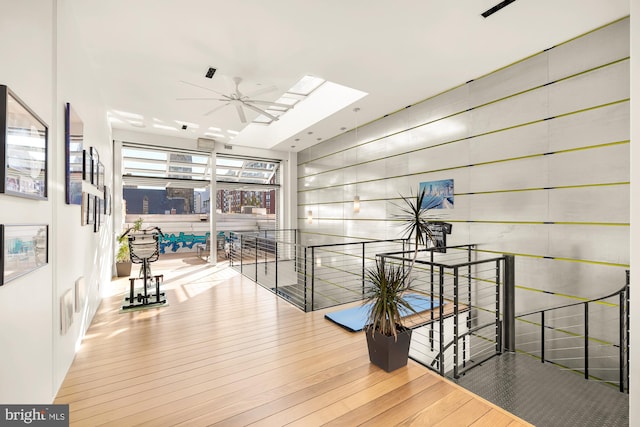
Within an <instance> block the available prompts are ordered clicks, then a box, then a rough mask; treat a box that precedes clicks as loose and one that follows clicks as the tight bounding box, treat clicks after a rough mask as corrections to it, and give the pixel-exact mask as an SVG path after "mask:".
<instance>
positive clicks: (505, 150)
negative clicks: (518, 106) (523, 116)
mask: <svg viewBox="0 0 640 427" xmlns="http://www.w3.org/2000/svg"><path fill="white" fill-rule="evenodd" d="M548 126H549V121H544V122H537V123H534V124H531V125H528V126H522V127H517V128H512V129H508V130H505V131H502V132H496V133H491V134H488V135H482V136H478V137H474V138H472V139H470V140H469V142H470V146H469V148H470V149H469V163H471V164H475V163H480V162H488V161H492V160H498V159H511V158H514V157H521V156H529V155H532V154H542V153H545V152H546V151H547V138H548V135H549V133H548V132H549V128H548Z"/></svg>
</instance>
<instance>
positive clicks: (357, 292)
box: [230, 230, 629, 391]
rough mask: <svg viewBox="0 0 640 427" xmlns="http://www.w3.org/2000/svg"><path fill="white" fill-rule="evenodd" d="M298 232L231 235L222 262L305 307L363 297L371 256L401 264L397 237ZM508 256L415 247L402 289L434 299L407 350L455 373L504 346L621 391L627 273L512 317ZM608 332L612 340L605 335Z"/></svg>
mask: <svg viewBox="0 0 640 427" xmlns="http://www.w3.org/2000/svg"><path fill="white" fill-rule="evenodd" d="M299 239H300V237H299V232H298V231H297V230H262V231H259V232H247V233H232V234H231V245H230V262H231V266H232V267H234V268H235V269H237V270H238V271H240V272H241V273H242V274H243V275H245V276H247V277H249V278H250V279H252V280H254V281H255V282H257V283H258V284H260V285H261V286H263V287H265V288H267V289H269V290H271V291H272V292H274V293H275V294H277V295H278V296H279V297H280V298H283V299H285V300H287V301H288V302H290V303H291V304H293V305H295V306H297V307H299V308H300V309H302V310H304V311H306V312H308V311H313V310H319V309H323V308H328V307H333V306H338V305H342V304H347V303H350V302H354V301H359V300H364V299H366V297H367V293H368V290H367V283H366V271H367V269H369V268H370V267H373V266H375V261H376V257H381V258H383V259H384V260H385V262H389V263H397V264H402V265H403V266H405V267H408V266H409V265H410V264H411V263H412V262H413V256H414V252H413V250H412V246H411V244H410V243H409V242H408V241H407V240H406V239H392V240H368V241H357V242H346V243H334V244H322V245H311V246H307V245H303V244H300V243H299ZM514 265H515V262H514V257H513V256H512V255H503V256H498V257H496V256H492V255H491V254H488V253H484V252H481V251H477V250H476V249H475V245H459V246H450V247H446V248H429V249H424V250H420V251H418V256H417V258H416V260H415V264H414V266H413V268H412V270H411V280H412V283H411V292H418V293H421V294H423V295H426V296H427V297H428V298H430V299H431V301H433V302H435V306H434V308H433V309H432V310H427V311H425V312H423V313H420V314H418V315H415V316H413V319H412V322H413V324H411V325H409V326H410V327H411V328H412V329H413V334H412V342H411V349H410V353H409V355H410V357H411V358H412V359H414V360H416V361H418V362H419V363H421V364H423V365H425V366H427V367H429V368H430V369H432V370H434V371H436V372H438V373H439V374H441V375H443V376H448V377H453V378H454V379H457V378H459V377H460V376H461V375H462V374H464V373H465V372H467V371H468V370H469V369H471V368H473V367H474V366H477V365H479V364H481V363H483V362H485V361H487V360H489V359H490V358H492V357H494V356H496V355H499V354H501V353H502V352H504V351H510V352H513V351H517V352H519V353H524V354H528V355H530V356H532V357H536V358H538V359H540V361H541V362H543V363H551V364H554V365H556V366H559V367H561V368H563V369H567V370H570V371H573V372H577V373H580V374H581V375H584V377H585V378H587V379H590V380H597V381H602V382H605V383H608V384H611V385H615V386H617V387H619V389H620V390H621V391H625V390H628V383H629V381H628V376H629V368H628V367H629V362H628V360H629V333H628V325H629V302H628V301H629V274H628V271H627V283H626V285H625V286H624V287H623V288H622V289H621V290H619V291H617V292H615V293H613V294H610V295H607V296H605V297H601V298H597V299H590V300H587V301H580V302H577V303H573V304H567V305H563V306H559V307H553V308H548V309H544V310H536V311H533V312H529V313H525V314H520V315H517V316H516V315H515V292H514V288H515V273H514ZM614 337H615V338H614Z"/></svg>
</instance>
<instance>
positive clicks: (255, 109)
mask: <svg viewBox="0 0 640 427" xmlns="http://www.w3.org/2000/svg"><path fill="white" fill-rule="evenodd" d="M242 104H243V105H244V106H245V107H247V108H250V109H251V110H253V111H256V112H258V113H260V114H262V115H263V116H267V117H269V118H270V119H271V120H274V121H277V120H278V118H277V117H276V116H274V115H272V114H269V113H267V112H266V111H264V110H261V109H260V108H258V107H256V106H255V105H251V104H249V103H247V102H243V103H242Z"/></svg>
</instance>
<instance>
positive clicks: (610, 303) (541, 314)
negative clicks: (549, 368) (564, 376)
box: [515, 270, 630, 392]
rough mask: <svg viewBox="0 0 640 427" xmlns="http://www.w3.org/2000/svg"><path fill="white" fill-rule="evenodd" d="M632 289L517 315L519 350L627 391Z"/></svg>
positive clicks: (625, 286)
mask: <svg viewBox="0 0 640 427" xmlns="http://www.w3.org/2000/svg"><path fill="white" fill-rule="evenodd" d="M629 287H630V284H629V271H628V270H627V271H626V283H625V285H624V286H623V287H622V288H621V289H620V290H618V291H616V292H614V293H611V294H609V295H606V296H604V297H600V298H594V299H589V300H587V301H580V302H576V303H572V304H565V305H562V306H558V307H553V308H549V309H544V310H537V311H533V312H529V313H525V314H520V315H518V316H516V318H515V319H516V331H517V336H516V349H517V351H518V352H521V353H525V354H528V355H530V356H533V357H535V358H537V359H539V360H540V361H541V362H542V363H551V364H553V365H556V366H558V367H560V368H561V369H565V370H569V371H572V372H575V373H578V374H580V375H583V376H584V378H585V379H588V380H595V381H600V382H604V383H607V384H609V385H612V386H615V387H617V388H618V389H619V390H620V391H621V392H625V391H628V388H629Z"/></svg>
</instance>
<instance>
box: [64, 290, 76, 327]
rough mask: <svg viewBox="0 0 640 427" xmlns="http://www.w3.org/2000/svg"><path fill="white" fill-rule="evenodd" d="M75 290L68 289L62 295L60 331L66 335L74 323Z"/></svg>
mask: <svg viewBox="0 0 640 427" xmlns="http://www.w3.org/2000/svg"><path fill="white" fill-rule="evenodd" d="M74 302H75V301H74V298H73V291H72V290H71V289H67V291H66V292H65V293H64V294H62V297H60V333H61V334H62V335H66V333H67V331H68V330H69V328H70V327H71V324H72V323H73V312H74V310H73V303H74Z"/></svg>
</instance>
